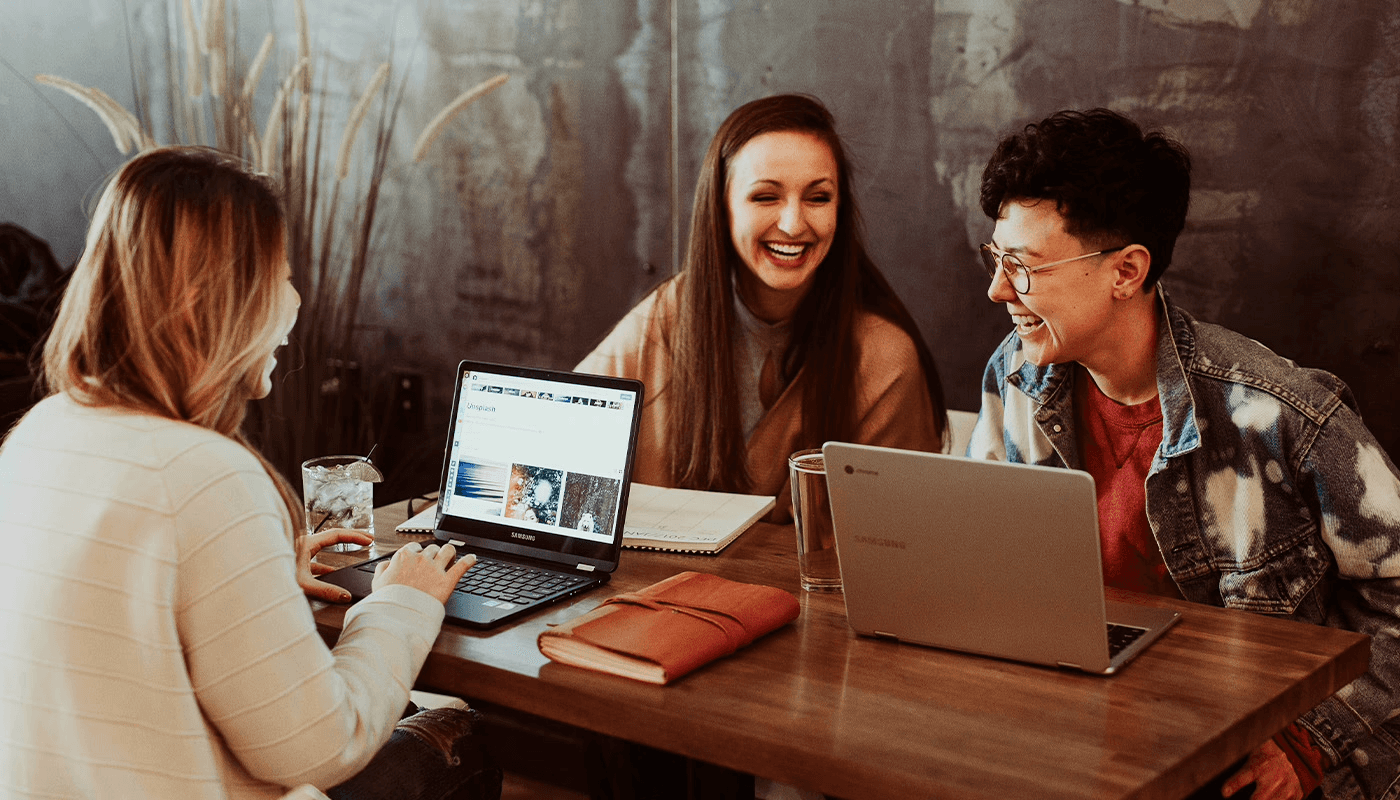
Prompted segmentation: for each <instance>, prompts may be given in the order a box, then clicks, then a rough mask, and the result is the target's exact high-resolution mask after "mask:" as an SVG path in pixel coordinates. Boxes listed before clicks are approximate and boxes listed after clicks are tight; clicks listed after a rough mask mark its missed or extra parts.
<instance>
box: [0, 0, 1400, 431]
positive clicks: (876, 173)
mask: <svg viewBox="0 0 1400 800" xmlns="http://www.w3.org/2000/svg"><path fill="white" fill-rule="evenodd" d="M289 6H290V4H289V3H284V2H276V3H273V2H271V0H263V2H246V1H245V2H244V3H242V4H241V5H239V9H240V15H241V16H240V25H239V29H240V36H242V37H244V39H246V42H247V43H246V44H245V45H244V46H245V47H246V48H247V49H249V50H252V49H254V48H255V47H256V45H257V42H258V40H260V38H261V36H262V33H263V32H264V31H266V30H267V29H268V28H269V27H272V28H275V29H276V30H277V34H278V37H279V57H280V58H281V61H282V65H283V67H284V68H285V66H286V65H287V64H288V63H289V60H290V54H291V53H292V51H293V40H294V37H293V35H292V30H293V28H292V20H291V14H290V10H289ZM174 7H176V8H177V7H178V4H174ZM308 7H309V15H310V18H311V27H312V29H313V35H314V37H315V42H314V46H315V47H317V48H318V49H321V50H324V51H327V52H328V53H329V54H330V55H331V60H330V61H329V62H328V67H329V69H328V72H327V73H326V74H327V76H328V84H327V85H328V88H329V90H330V92H331V93H332V95H333V97H334V98H335V99H336V103H338V105H337V104H333V106H332V108H339V109H340V113H342V114H343V113H344V109H345V108H348V106H349V104H350V103H352V102H353V99H354V97H355V96H357V95H358V92H359V91H360V89H361V88H362V87H363V85H364V83H365V82H366V81H367V79H368V76H369V74H370V72H371V71H372V70H373V68H374V66H375V65H376V64H377V63H378V62H379V61H381V60H385V59H388V58H392V59H393V60H394V62H395V64H396V72H395V76H396V79H398V80H406V83H405V84H404V85H405V87H406V88H405V95H404V100H403V104H402V106H401V108H400V118H399V129H398V130H399V133H398V135H397V138H396V139H395V150H396V152H395V154H394V158H393V160H392V166H391V169H390V172H389V174H388V177H387V179H386V183H385V187H384V188H385V191H384V198H383V201H382V203H383V204H382V214H383V215H382V218H381V225H380V227H379V229H378V237H377V251H376V252H377V254H378V259H377V263H378V265H379V270H380V271H379V273H378V275H377V276H376V287H377V288H376V291H377V296H376V303H375V304H374V307H373V309H372V310H371V313H369V314H367V315H366V318H365V320H364V322H365V328H364V331H363V336H364V340H363V341H364V343H365V345H366V350H367V351H368V352H370V353H372V354H375V355H377V356H378V357H379V358H381V359H383V360H384V361H385V362H386V363H388V364H391V365H392V366H394V367H395V368H399V369H405V370H410V371H417V372H421V373H423V374H424V375H425V376H426V377H427V386H428V393H429V398H430V401H431V402H430V404H429V410H430V414H429V424H430V425H433V426H435V425H437V424H439V423H438V420H439V419H442V418H445V413H446V404H447V401H448V399H449V396H450V386H448V385H446V382H445V377H446V376H447V375H448V374H450V369H451V366H452V365H453V364H455V362H456V361H457V360H458V359H460V358H462V357H468V356H470V357H479V358H488V359H496V360H506V361H514V362H522V363H530V364H542V365H551V366H568V365H571V364H572V363H574V361H575V360H576V359H577V358H579V357H580V356H581V355H583V354H584V353H585V352H587V351H588V349H589V348H590V347H591V346H592V344H593V343H594V342H596V340H597V339H598V338H599V337H600V336H601V335H602V334H603V333H605V332H606V330H607V329H608V327H609V326H611V324H612V323H613V322H614V321H616V319H617V318H618V317H620V316H621V315H622V314H623V313H624V312H625V311H626V309H627V308H628V307H630V306H631V304H632V303H634V302H635V301H636V300H637V299H638V298H640V297H641V295H642V294H643V293H644V292H645V291H646V290H647V289H648V288H649V287H650V286H652V285H654V284H655V283H656V282H657V281H658V280H660V279H662V278H664V277H665V276H666V275H668V274H670V272H671V270H672V268H673V265H674V263H675V258H676V252H677V247H676V240H675V238H674V237H673V233H676V232H678V233H679V235H680V236H681V237H682V238H683V237H684V235H685V233H686V229H687V221H688V212H689V203H690V196H691V192H692V189H693V186H694V177H695V174H696V170H697V169H698V165H699V161H700V159H701V157H702V155H703V151H704V148H705V145H706V143H707V141H708V139H709V137H710V135H711V133H712V132H713V131H714V129H715V127H716V126H717V125H718V124H719V122H720V121H721V120H722V119H723V117H724V116H725V115H726V114H727V113H728V112H729V111H730V110H731V109H732V108H734V107H735V106H737V105H738V104H740V103H742V102H745V101H747V100H749V99H752V98H755V97H758V96H762V95H765V94H770V93H773V92H779V91H804V92H810V93H813V94H816V95H818V96H820V97H821V98H823V99H824V100H825V101H826V102H827V103H828V105H830V106H831V108H832V109H833V111H834V112H835V113H836V115H837V119H838V121H839V122H840V124H841V127H842V130H843V132H844V134H845V137H846V139H847V142H848V144H849V147H850V149H851V151H852V153H853V156H854V158H855V161H856V165H857V170H858V172H857V177H858V182H859V186H858V188H857V191H858V194H859V197H860V201H861V204H862V211H863V213H864V217H865V222H866V228H867V233H868V238H869V241H870V244H871V247H872V250H873V252H874V255H875V256H876V258H877V261H878V262H879V264H880V265H881V267H882V268H883V269H884V270H885V272H886V274H887V275H888V276H889V277H890V279H891V281H892V282H893V283H894V285H895V287H896V288H897V289H898V290H899V291H900V293H901V294H902V295H903V297H904V299H905V301H906V302H907V303H908V304H909V306H910V307H911V309H912V310H913V312H914V314H915V317H916V318H917V319H918V321H919V324H920V326H921V327H922V330H923V332H924V334H925V336H926V337H927V339H928V341H929V343H930V345H931V346H932V348H933V351H934V354H935V357H936V358H937V360H938V363H939V365H940V368H941V371H942V373H943V379H944V383H945V386H946V387H947V390H948V396H949V401H950V404H951V405H952V406H954V407H959V408H976V404H977V385H978V380H979V378H980V373H981V367H982V365H983V363H984V360H985V358H986V356H987V354H988V353H989V352H990V349H991V347H992V346H993V345H994V344H995V342H996V341H997V340H998V339H999V338H1000V337H1001V336H1002V335H1003V334H1004V333H1005V331H1006V330H1007V327H1008V322H1007V320H1006V316H1005V312H1004V311H1003V310H1002V309H1000V308H998V307H996V306H993V305H992V304H991V303H990V302H988V301H987V300H986V298H985V295H984V290H985V280H984V278H983V277H982V275H981V274H980V272H979V271H978V268H977V265H976V258H975V248H976V244H977V243H978V242H980V241H983V240H985V238H986V237H987V235H988V234H989V231H990V224H989V223H988V221H987V220H986V219H985V218H983V217H982V215H981V213H980V212H979V211H978V210H977V208H976V202H975V197H976V188H977V179H978V176H979V174H980V170H981V166H982V164H983V163H984V162H985V159H986V157H987V155H988V153H989V152H990V149H991V146H992V144H993V142H994V141H995V139H996V137H997V136H998V135H1000V134H1002V133H1004V132H1006V131H1008V130H1010V129H1011V128H1013V127H1015V126H1018V125H1020V124H1023V123H1025V122H1027V121H1031V120H1034V119H1039V118H1041V117H1043V116H1045V115H1046V114H1048V113H1050V112H1052V111H1054V110H1057V109H1060V108H1065V107H1088V106H1095V105H1107V106H1110V107H1113V108H1116V109H1119V110H1122V111H1125V112H1128V113H1130V114H1132V115H1134V116H1136V117H1137V118H1138V119H1139V120H1141V121H1142V122H1144V123H1147V124H1149V125H1154V126H1162V127H1165V128H1166V129H1168V130H1170V131H1171V132H1173V133H1174V134H1176V135H1177V136H1179V137H1180V138H1181V139H1182V140H1184V141H1185V143H1186V144H1187V145H1188V147H1190V149H1191V151H1192V153H1193V155H1194V157H1195V161H1196V192H1195V196H1194V203H1193V207H1192V213H1191V218H1190V220H1189V222H1188V225H1187V230H1186V233H1185V234H1184V236H1183V238H1182V240H1181V242H1180V244H1179V246H1178V248H1177V262H1176V264H1175V265H1174V266H1173V267H1172V270H1171V271H1170V272H1169V273H1168V276H1167V286H1168V288H1169V290H1170V291H1171V292H1172V293H1173V296H1174V297H1175V298H1176V299H1177V300H1178V301H1179V302H1181V303H1182V304H1183V305H1185V306H1187V307H1188V308H1189V309H1191V310H1193V311H1194V312H1195V313H1196V314H1197V315H1198V316H1199V317H1201V318H1203V319H1207V320H1211V321H1216V322H1220V323H1222V324H1225V325H1228V326H1230V327H1233V328H1236V329H1238V330H1240V331H1242V332H1244V333H1246V334H1248V335H1250V336H1253V337H1255V338H1257V339H1259V340H1261V341H1263V342H1264V343H1265V344H1267V345H1269V346H1271V347H1273V348H1274V349H1276V350H1278V351H1279V352H1281V353H1283V354H1285V355H1288V356H1290V357H1292V358H1294V359H1296V360H1298V361H1299V362H1301V363H1303V364H1306V365H1309V366H1315V367H1321V368H1325V369H1328V370H1331V371H1333V372H1336V373H1337V374H1339V375H1340V376H1341V377H1342V378H1344V379H1345V380H1346V381H1347V382H1348V383H1350V385H1351V386H1352V388H1353V390H1354V391H1355V392H1356V395H1357V397H1358V399H1359V401H1360V403H1361V407H1362V411H1363V413H1364V415H1365V417H1366V419H1367V421H1368V422H1369V423H1370V425H1371V427H1372V429H1373V430H1375V431H1376V433H1377V435H1378V436H1379V437H1380V438H1381V440H1382V443H1383V444H1384V445H1385V446H1386V447H1387V448H1388V449H1389V451H1390V452H1391V453H1392V454H1396V453H1400V423H1397V422H1396V420H1395V419H1394V417H1395V411H1396V401H1395V400H1394V393H1395V389H1396V387H1397V380H1396V378H1397V375H1400V351H1397V341H1396V337H1397V322H1398V321H1400V320H1398V319H1397V317H1400V303H1398V302H1397V300H1400V270H1397V267H1396V262H1397V257H1398V256H1400V248H1397V244H1398V243H1397V238H1400V224H1398V223H1400V219H1397V216H1400V154H1397V147H1396V146H1397V142H1396V137H1397V125H1400V41H1398V40H1400V1H1398V0H1333V1H1332V2H1320V0H934V1H933V2H929V1H928V0H924V1H923V2H918V1H916V0H882V1H881V2H863V3H855V2H840V0H766V1H765V2H759V1H758V0H551V1H550V2H542V1H540V0H475V1H474V2H467V1H466V0H403V2H398V3H387V2H382V0H308ZM122 8H123V4H122V3H120V2H118V1H117V0H49V2H46V3H43V4H39V3H32V4H31V3H19V2H14V0H8V2H7V8H6V11H7V14H6V19H5V21H4V23H3V27H0V58H3V59H4V63H3V64H0V145H3V148H4V150H3V152H4V154H5V155H4V159H5V160H4V166H3V168H2V169H0V219H5V220H12V221H16V222H19V223H20V224H23V225H25V226H27V227H29V228H31V229H33V230H35V231H36V232H37V233H39V234H40V235H42V236H44V237H45V238H47V239H48V240H49V241H50V242H52V243H53V244H54V246H55V249H56V250H57V252H58V255H59V257H60V260H63V261H65V262H68V261H71V260H72V259H73V258H75V257H76V255H77V253H78V251H79V249H80V247H81V235H82V229H83V224H84V222H83V221H84V215H83V212H82V209H83V205H84V202H85V199H86V198H88V197H89V196H90V193H91V190H92V188H93V187H94V186H95V185H96V183H97V182H98V181H99V180H100V178H101V177H102V176H103V175H104V174H105V173H106V172H107V171H108V170H110V169H112V168H113V167H115V166H116V165H117V164H119V163H120V161H121V156H120V155H119V154H118V153H117V152H116V151H115V150H114V149H113V148H112V146H111V143H110V139H109V138H108V137H107V136H106V134H105V132H104V131H103V130H102V128H101V127H100V126H99V125H98V124H97V122H96V120H95V119H94V118H93V117H92V116H91V115H90V114H89V113H88V112H87V111H86V110H85V109H82V108H81V107H79V106H78V105H77V104H76V103H74V102H73V101H71V100H69V99H68V98H66V97H63V96H60V95H58V93H56V92H54V91H53V90H51V89H42V88H36V87H34V85H33V83H32V81H31V80H29V78H30V77H31V76H32V75H33V74H34V73H37V72H54V73H58V74H62V75H65V76H67V77H70V78H73V79H75V80H78V81H79V82H82V83H86V84H91V85H97V86H100V87H102V88H104V89H105V90H107V91H108V92H109V93H111V94H112V95H113V96H114V97H116V98H117V99H118V100H120V101H122V102H123V103H127V104H130V103H131V102H132V100H133V92H132V71H133V70H132V67H131V64H132V63H133V62H134V63H135V64H137V65H138V66H137V68H136V70H135V71H136V72H137V73H138V75H139V77H140V79H141V80H143V81H154V82H155V84H156V86H155V88H156V89H159V88H160V86H159V78H158V74H159V72H160V69H161V68H162V65H163V64H164V59H165V58H166V55H165V47H164V38H163V37H165V36H167V35H168V34H167V28H168V24H167V23H168V20H169V19H170V18H171V16H170V15H171V13H172V10H171V7H169V6H167V3H166V2H165V0H126V2H125V9H126V10H125V12H123V11H122ZM123 13H125V20H126V22H123V19H124V17H123ZM673 14H674V20H673ZM673 23H674V26H673ZM128 28H129V29H130V31H131V34H130V35H131V39H132V42H131V44H130V46H129V45H128V39H127V29H128ZM673 29H674V30H675V31H676V35H674V36H673V33H672V32H673ZM673 63H675V64H676V65H677V66H678V69H677V70H676V71H675V72H674V74H673V71H672V64H673ZM499 71H505V72H509V73H510V74H511V76H512V77H511V81H510V83H508V84H507V85H506V86H505V87H504V88H503V89H502V90H500V91H498V92H497V93H496V94H495V95H493V96H491V97H489V98H487V99H486V100H483V101H482V102H481V103H480V104H478V105H477V106H475V107H473V108H472V109H470V110H468V111H467V112H466V114H465V115H463V116H462V117H461V118H459V120H458V121H457V122H456V124H454V126H453V127H452V128H451V129H450V130H449V131H448V133H447V134H445V135H444V136H443V137H442V139H440V140H439V141H438V143H437V144H436V145H435V147H434V150H433V152H432V154H431V155H430V157H429V158H428V159H427V160H426V161H424V162H422V163H420V164H417V165H409V164H408V151H409V148H410V146H411V143H412V140H413V138H414V137H415V136H416V135H417V132H418V131H419V130H420V129H421V128H422V126H423V125H424V124H425V123H426V122H427V120H428V119H430V118H431V116H432V115H433V114H434V113H435V112H436V111H437V109H438V108H439V107H441V105H442V104H443V103H445V102H446V101H447V100H449V99H450V98H452V97H453V96H454V95H455V94H456V93H457V92H459V91H461V90H462V89H464V88H465V87H467V86H470V85H472V84H474V83H475V82H477V81H479V80H482V79H484V78H486V77H488V76H490V75H492V74H495V73H496V72H499ZM274 88H275V87H274V85H273V82H272V81H271V80H265V81H264V84H263V94H265V95H270V93H271V91H272V90H273V89H274ZM263 102H266V98H264V100H263ZM340 124H341V121H336V120H332V123H331V125H332V128H333V129H338V127H339V125H340ZM673 177H674V179H673ZM428 438H430V439H434V440H435V439H436V434H430V435H429V437H428ZM438 446H439V445H438V443H436V441H434V443H433V444H432V445H431V447H430V448H429V450H432V449H435V448H436V447H438Z"/></svg>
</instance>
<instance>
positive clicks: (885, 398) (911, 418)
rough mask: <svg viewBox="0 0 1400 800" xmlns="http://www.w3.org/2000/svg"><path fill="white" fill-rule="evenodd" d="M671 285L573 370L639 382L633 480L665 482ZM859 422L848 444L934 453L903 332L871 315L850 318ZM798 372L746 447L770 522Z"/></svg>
mask: <svg viewBox="0 0 1400 800" xmlns="http://www.w3.org/2000/svg"><path fill="white" fill-rule="evenodd" d="M676 294H677V292H676V281H674V280H671V281H668V282H666V283H664V284H662V285H661V286H660V287H658V288H657V290H656V291H654V292H652V293H651V294H650V295H648V296H647V297H646V298H645V299H644V300H642V302H641V303H638V304H637V307H636V308H634V309H632V310H631V311H630V312H628V314H627V316H625V317H623V318H622V320H621V321H620V322H618V323H617V326H616V327H615V328H613V330H612V332H611V333H609V334H608V336H607V338H605V339H604V340H603V342H602V343H601V344H599V345H598V347H597V348H596V349H594V351H593V352H592V353H590V354H589V355H588V356H587V357H586V358H584V359H583V361H581V362H579V365H578V367H577V369H578V371H580V372H592V373H597V374H601V375H616V376H620V377H626V378H635V379H638V380H640V381H642V383H643V384H644V385H645V387H646V392H645V397H644V400H643V407H642V421H641V434H640V441H639V442H638V446H637V461H636V466H635V467H634V469H633V473H632V479H633V480H635V481H639V482H641V483H650V484H654V485H659V486H666V485H668V484H669V481H668V479H667V474H668V470H667V469H666V454H667V448H668V444H667V431H666V415H667V408H668V406H669V405H670V404H671V403H673V402H684V400H683V399H682V400H677V398H675V397H673V396H671V395H670V394H668V393H667V391H666V383H667V379H668V377H669V376H670V372H671V351H670V348H669V347H668V346H667V345H666V334H665V332H666V331H667V330H668V329H670V328H671V327H672V325H673V323H672V320H673V319H674V318H675V314H676V304H677V300H676ZM855 339H856V354H857V356H856V357H857V367H856V369H857V374H858V376H859V382H860V386H859V387H858V388H857V395H856V398H857V400H856V406H857V414H858V417H859V420H860V421H859V424H858V426H857V433H856V436H855V437H854V439H855V441H856V442H857V443H860V444H873V445H881V446H885V447H899V448H904V449H908V450H926V451H935V452H936V451H939V450H941V449H942V444H943V443H942V441H941V439H940V436H939V431H938V425H937V423H936V422H935V421H934V417H933V408H932V406H931V404H930V401H929V394H928V383H927V382H926V381H925V380H924V373H923V368H922V367H921V366H920V365H919V354H918V351H917V350H916V349H915V348H914V342H913V340H911V339H910V338H909V335H908V334H906V333H905V332H904V330H903V329H902V328H900V327H899V326H898V325H895V324H894V323H893V322H890V321H889V320H887V319H885V318H883V317H880V316H877V315H875V314H869V313H863V314H860V315H859V316H858V317H857V319H856V330H855ZM802 381H803V373H802V372H801V371H799V372H798V374H797V376H796V377H795V378H794V379H793V380H792V382H791V383H790V384H788V386H787V388H786V389H784V390H783V392H782V394H780V395H779V396H778V399H777V400H775V401H774V402H773V405H772V406H771V407H770V408H769V409H768V411H767V412H766V413H765V414H764V415H763V418H762V419H760V420H759V422H758V426H757V427H756V428H754V431H753V433H752V434H751V435H750V436H749V439H748V442H747V458H748V468H749V474H750V475H751V476H753V480H754V487H753V491H754V492H755V493H757V494H771V495H776V496H777V497H778V505H777V508H776V509H775V513H774V516H773V517H772V519H774V520H779V521H786V520H787V519H790V518H791V515H792V498H791V492H790V488H789V486H788V465H787V459H788V456H789V455H791V454H792V453H793V452H794V451H795V450H797V442H798V438H799V436H801V433H802V411H803V409H802V385H803V384H802Z"/></svg>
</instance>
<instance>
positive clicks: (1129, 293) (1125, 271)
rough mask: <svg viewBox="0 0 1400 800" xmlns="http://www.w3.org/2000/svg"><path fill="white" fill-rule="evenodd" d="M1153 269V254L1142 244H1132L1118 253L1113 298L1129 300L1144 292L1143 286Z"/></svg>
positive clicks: (1114, 269) (1114, 268) (1115, 263)
mask: <svg viewBox="0 0 1400 800" xmlns="http://www.w3.org/2000/svg"><path fill="white" fill-rule="evenodd" d="M1151 268H1152V254H1151V253H1149V252H1148V251H1147V248H1146V247H1143V246H1142V245H1140V244H1130V245H1128V246H1127V247H1125V248H1123V249H1122V250H1121V251H1120V252H1119V253H1118V258H1117V259H1115V260H1114V267H1113V272H1114V274H1113V297H1114V299H1116V300H1127V299H1129V298H1131V297H1135V296H1137V295H1138V294H1139V293H1141V292H1142V284H1143V282H1144V281H1146V280H1147V273H1148V271H1149V270H1150V269H1151Z"/></svg>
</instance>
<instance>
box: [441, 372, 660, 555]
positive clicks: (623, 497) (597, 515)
mask: <svg viewBox="0 0 1400 800" xmlns="http://www.w3.org/2000/svg"><path fill="white" fill-rule="evenodd" d="M641 409H642V384H641V383H640V382H639V381H634V380H628V379H624V378H612V377H604V376H599V375H585V374H581V373H576V372H567V371H562V370H547V369H536V368H531V367H513V366H505V365H500V364H489V363H485V362H479V361H463V362H462V363H461V364H459V365H458V367H457V377H456V389H455V391H454V394H453V400H452V419H451V424H450V426H449V428H448V436H447V446H446V448H445V450H444V454H443V466H442V482H441V486H440V487H439V490H440V493H439V497H438V513H437V525H436V531H435V533H434V535H435V536H436V537H437V538H438V539H439V540H442V541H451V542H453V543H455V544H457V545H458V546H459V549H463V550H465V551H466V552H489V553H492V554H494V555H498V556H504V557H510V558H515V559H527V560H535V561H540V562H546V563H547V564H549V565H552V566H555V567H557V568H560V569H564V570H568V571H580V572H586V573H595V572H602V573H611V572H612V571H613V570H615V569H616V568H617V563H618V557H619V555H620V553H621V552H622V532H623V522H624V517H625V512H626V509H627V493H628V489H629V487H630V486H631V479H632V462H633V459H634V457H635V454H636V446H637V431H638V426H639V423H640V419H641Z"/></svg>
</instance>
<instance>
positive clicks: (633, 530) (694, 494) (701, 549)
mask: <svg viewBox="0 0 1400 800" xmlns="http://www.w3.org/2000/svg"><path fill="white" fill-rule="evenodd" d="M776 502H777V501H776V498H774V497H772V496H770V495H753V494H731V493H728V492H702V491H697V490H694V489H668V488H664V487H661V486H651V485H649V484H645V483H633V484H632V490H631V492H630V493H629V494H628V499H627V511H626V524H625V527H624V529H623V534H622V546H623V547H628V548H631V549H634V550H666V551H670V552H676V553H700V554H705V555H714V554H716V553H718V552H720V551H721V550H723V549H724V548H725V547H728V546H729V544H730V543H731V542H733V541H734V540H735V539H737V538H739V534H741V533H743V532H744V531H746V530H748V529H749V526H751V525H753V524H754V523H755V522H757V521H758V520H759V519H761V518H762V517H763V515H765V514H767V513H768V512H769V511H772V510H773V506H774V505H775V504H776ZM436 518H437V506H435V505H432V504H429V506H428V507H427V508H425V509H423V510H422V511H420V512H419V513H418V514H416V515H414V516H413V517H412V518H411V519H409V520H408V521H407V522H404V523H401V524H400V525H399V526H398V528H396V530H398V532H399V533H425V534H426V533H432V532H433V526H434V524H435V520H436Z"/></svg>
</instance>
